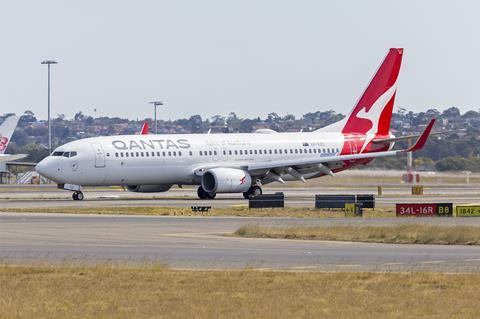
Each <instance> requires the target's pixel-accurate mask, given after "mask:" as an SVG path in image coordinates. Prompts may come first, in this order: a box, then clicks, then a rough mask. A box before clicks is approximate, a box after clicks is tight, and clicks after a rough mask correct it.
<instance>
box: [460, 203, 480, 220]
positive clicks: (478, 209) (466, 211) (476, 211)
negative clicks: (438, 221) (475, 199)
mask: <svg viewBox="0 0 480 319" xmlns="http://www.w3.org/2000/svg"><path fill="white" fill-rule="evenodd" d="M455 216H456V217H478V216H480V206H478V205H477V206H457V207H456V210H455Z"/></svg>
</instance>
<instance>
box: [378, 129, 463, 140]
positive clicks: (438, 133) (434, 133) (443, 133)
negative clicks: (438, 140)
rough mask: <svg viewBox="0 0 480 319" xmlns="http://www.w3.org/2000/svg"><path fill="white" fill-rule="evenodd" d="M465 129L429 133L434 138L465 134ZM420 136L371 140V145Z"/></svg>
mask: <svg viewBox="0 0 480 319" xmlns="http://www.w3.org/2000/svg"><path fill="white" fill-rule="evenodd" d="M465 131H466V130H465V129H461V130H452V131H443V132H432V133H430V136H436V135H447V134H453V133H461V132H465ZM419 137H420V135H418V134H417V135H406V136H398V137H392V138H375V139H373V141H372V142H373V143H391V142H401V141H407V140H413V139H416V138H419Z"/></svg>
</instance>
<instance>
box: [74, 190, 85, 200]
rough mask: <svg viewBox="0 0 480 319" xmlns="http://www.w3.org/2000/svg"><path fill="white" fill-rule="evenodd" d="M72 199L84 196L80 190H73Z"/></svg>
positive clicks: (79, 198)
mask: <svg viewBox="0 0 480 319" xmlns="http://www.w3.org/2000/svg"><path fill="white" fill-rule="evenodd" d="M72 198H73V200H83V199H84V198H85V197H84V196H83V193H82V192H80V191H76V192H73V194H72Z"/></svg>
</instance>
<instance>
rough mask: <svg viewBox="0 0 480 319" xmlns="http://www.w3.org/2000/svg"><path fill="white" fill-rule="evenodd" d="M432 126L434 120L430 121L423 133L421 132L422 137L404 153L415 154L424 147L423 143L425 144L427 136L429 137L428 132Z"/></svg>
mask: <svg viewBox="0 0 480 319" xmlns="http://www.w3.org/2000/svg"><path fill="white" fill-rule="evenodd" d="M434 124H435V119H431V120H430V122H429V123H428V125H427V127H426V128H425V131H423V133H422V135H420V137H419V138H418V140H417V141H416V142H415V144H414V145H413V146H411V147H409V148H407V149H406V150H405V152H415V151H418V150H420V149H422V148H423V147H424V146H425V143H426V142H427V139H428V136H429V135H430V132H431V131H432V128H433V125H434Z"/></svg>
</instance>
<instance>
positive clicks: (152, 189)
mask: <svg viewBox="0 0 480 319" xmlns="http://www.w3.org/2000/svg"><path fill="white" fill-rule="evenodd" d="M171 187H172V185H170V184H161V185H127V186H126V188H127V190H128V191H130V192H135V193H162V192H166V191H168V190H169V189H170V188H171Z"/></svg>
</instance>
